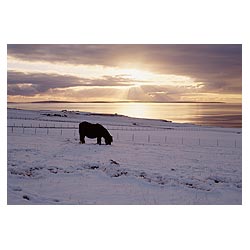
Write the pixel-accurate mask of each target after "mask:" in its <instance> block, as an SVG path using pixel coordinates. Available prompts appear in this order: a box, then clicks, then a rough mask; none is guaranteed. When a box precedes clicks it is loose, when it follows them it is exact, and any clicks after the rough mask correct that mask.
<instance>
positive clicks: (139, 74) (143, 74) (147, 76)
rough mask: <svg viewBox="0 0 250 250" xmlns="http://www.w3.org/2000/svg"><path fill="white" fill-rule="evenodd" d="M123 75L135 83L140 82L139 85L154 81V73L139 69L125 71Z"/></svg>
mask: <svg viewBox="0 0 250 250" xmlns="http://www.w3.org/2000/svg"><path fill="white" fill-rule="evenodd" d="M123 74H124V75H126V77H128V78H130V79H132V80H134V81H135V82H136V80H138V84H139V83H140V82H143V81H145V82H146V81H149V80H152V77H153V74H152V73H150V72H147V71H144V70H139V69H123Z"/></svg>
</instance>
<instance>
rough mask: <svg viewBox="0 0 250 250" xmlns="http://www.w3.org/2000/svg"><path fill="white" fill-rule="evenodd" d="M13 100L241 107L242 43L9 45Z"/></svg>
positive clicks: (10, 88)
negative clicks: (232, 105) (164, 103)
mask: <svg viewBox="0 0 250 250" xmlns="http://www.w3.org/2000/svg"><path fill="white" fill-rule="evenodd" d="M7 94H8V101H9V102H30V101H48V100H57V101H74V102H88V101H89V102H92V101H111V102H114V101H145V102H190V101H191V102H228V103H241V94H242V46H241V45H240V44H210V45H206V44H202V45H199V44H187V45H184V44H177V45H174V44H172V45H169V44H151V45H150V44H136V45H131V44H124V45H122V44H103V45H102V44H93V45H87V44H82V45H62V44H53V45H47V44H46V45H45V44H44V45H39V44H34V45H32V44H9V45H8V93H7Z"/></svg>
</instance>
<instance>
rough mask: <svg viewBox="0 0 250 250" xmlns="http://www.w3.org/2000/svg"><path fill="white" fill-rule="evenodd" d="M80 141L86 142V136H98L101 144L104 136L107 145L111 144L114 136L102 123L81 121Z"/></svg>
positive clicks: (98, 141) (92, 137)
mask: <svg viewBox="0 0 250 250" xmlns="http://www.w3.org/2000/svg"><path fill="white" fill-rule="evenodd" d="M79 134H80V143H85V139H84V138H85V136H87V137H88V138H91V139H94V138H97V144H99V145H101V138H102V137H103V138H104V140H105V143H106V145H111V142H113V137H112V136H111V135H110V133H109V132H108V130H107V129H106V128H104V127H103V126H102V125H101V124H99V123H96V124H92V123H89V122H85V121H84V122H81V123H80V124H79Z"/></svg>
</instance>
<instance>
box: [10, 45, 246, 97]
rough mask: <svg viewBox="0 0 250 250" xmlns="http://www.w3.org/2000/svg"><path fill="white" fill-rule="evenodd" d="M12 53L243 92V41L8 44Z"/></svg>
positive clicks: (33, 59)
mask: <svg viewBox="0 0 250 250" xmlns="http://www.w3.org/2000/svg"><path fill="white" fill-rule="evenodd" d="M8 56H10V57H15V58H17V59H20V60H26V61H47V62H54V63H67V64H76V65H79V64H84V65H103V66H118V67H119V66H124V67H133V68H138V69H145V70H149V71H153V72H156V73H160V74H175V75H184V76H190V77H192V78H194V79H195V81H197V82H203V83H204V84H205V85H206V89H207V91H212V92H216V91H217V92H220V91H226V92H231V91H236V93H241V81H242V77H241V75H242V46H241V45H240V44H211V45H205V44H204V45H199V44H190V45H163V44H154V45H145V44H143V45H139V44H138V45H121V44H120V45H119V44H118V45H8ZM204 89H205V88H204Z"/></svg>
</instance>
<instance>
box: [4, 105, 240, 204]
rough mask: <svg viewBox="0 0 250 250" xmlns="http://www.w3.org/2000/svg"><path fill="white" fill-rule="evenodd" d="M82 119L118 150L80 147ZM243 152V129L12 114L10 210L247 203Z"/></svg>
mask: <svg viewBox="0 0 250 250" xmlns="http://www.w3.org/2000/svg"><path fill="white" fill-rule="evenodd" d="M84 120H85V121H88V122H92V123H97V122H98V123H101V124H102V125H104V126H105V127H106V128H108V130H109V131H110V133H111V134H112V135H113V139H114V142H113V143H112V145H111V146H109V145H104V144H103V145H97V144H96V140H92V139H86V144H79V135H78V124H79V122H81V121H84ZM12 126H15V127H12ZM17 126H19V127H17ZM23 127H24V128H23ZM35 127H36V128H35ZM39 127H40V128H39ZM241 151H242V148H241V129H239V128H232V129H229V128H218V127H205V126H196V125H192V124H177V123H173V122H167V121H162V120H152V119H139V118H130V117H125V116H119V115H101V114H91V113H84V112H75V111H61V112H60V111H27V110H17V109H8V204H124V205H125V204H154V205H156V204H157V205H159V204H241V203H242V153H241Z"/></svg>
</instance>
